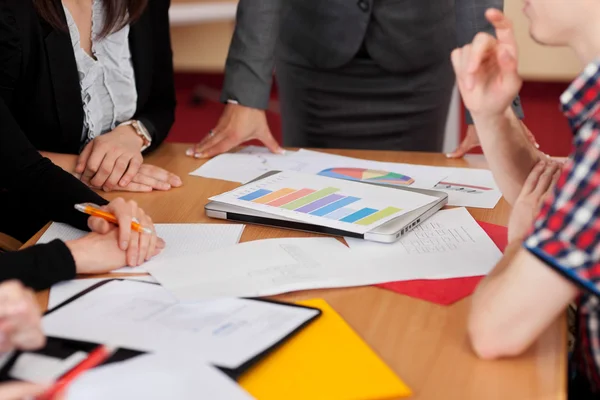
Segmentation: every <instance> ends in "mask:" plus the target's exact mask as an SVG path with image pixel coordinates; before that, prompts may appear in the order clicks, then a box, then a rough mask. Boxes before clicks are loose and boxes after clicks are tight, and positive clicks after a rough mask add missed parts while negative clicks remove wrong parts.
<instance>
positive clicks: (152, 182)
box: [132, 174, 171, 190]
mask: <svg viewBox="0 0 600 400" xmlns="http://www.w3.org/2000/svg"><path fill="white" fill-rule="evenodd" d="M132 183H137V184H142V185H144V186H148V187H150V188H152V189H156V190H170V189H171V185H170V184H169V183H167V182H163V181H161V180H158V179H156V178H153V177H151V176H148V175H144V174H137V175H136V176H134V177H133V182H132Z"/></svg>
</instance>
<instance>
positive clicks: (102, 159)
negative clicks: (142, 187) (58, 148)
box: [75, 126, 144, 190]
mask: <svg viewBox="0 0 600 400" xmlns="http://www.w3.org/2000/svg"><path fill="white" fill-rule="evenodd" d="M143 145H144V141H143V140H142V138H141V137H139V136H138V135H137V134H136V133H135V129H134V128H133V127H131V126H119V127H117V128H115V129H114V130H113V131H112V132H110V133H107V134H104V135H102V136H98V137H97V138H95V139H94V140H92V141H91V142H90V143H88V144H87V145H86V146H85V148H84V149H83V151H82V152H81V155H80V156H79V158H78V160H77V165H76V167H75V172H76V173H78V174H81V180H82V181H83V182H85V183H87V184H89V185H90V186H92V187H102V188H103V187H107V188H109V189H110V190H115V189H116V188H118V187H126V186H127V185H128V184H129V183H130V182H131V181H132V180H133V178H134V177H135V175H136V174H137V173H138V170H139V169H140V167H141V165H142V163H143V160H144V159H143V157H142V152H141V150H142V147H143Z"/></svg>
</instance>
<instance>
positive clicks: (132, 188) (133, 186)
mask: <svg viewBox="0 0 600 400" xmlns="http://www.w3.org/2000/svg"><path fill="white" fill-rule="evenodd" d="M119 190H120V191H122V192H130V193H149V192H151V191H152V186H148V185H143V184H141V183H136V182H130V183H129V185H127V186H125V187H123V188H119Z"/></svg>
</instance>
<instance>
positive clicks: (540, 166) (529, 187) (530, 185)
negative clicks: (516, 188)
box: [519, 161, 546, 197]
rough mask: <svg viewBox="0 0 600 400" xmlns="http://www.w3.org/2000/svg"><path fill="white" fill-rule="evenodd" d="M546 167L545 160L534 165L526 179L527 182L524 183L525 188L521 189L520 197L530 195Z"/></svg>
mask: <svg viewBox="0 0 600 400" xmlns="http://www.w3.org/2000/svg"><path fill="white" fill-rule="evenodd" d="M545 168H546V163H545V162H544V161H540V162H538V163H537V164H536V165H535V166H534V167H533V169H532V170H531V172H530V173H529V176H528V177H527V179H526V180H525V183H524V184H523V189H522V190H521V194H520V195H519V197H522V196H526V195H529V194H531V193H532V192H533V190H534V189H535V188H536V186H537V184H538V181H539V179H540V176H541V175H542V173H543V172H544V169H545Z"/></svg>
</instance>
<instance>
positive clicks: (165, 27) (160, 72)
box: [134, 0, 176, 152]
mask: <svg viewBox="0 0 600 400" xmlns="http://www.w3.org/2000/svg"><path fill="white" fill-rule="evenodd" d="M152 1H153V3H154V2H155V3H156V5H154V4H153V5H149V6H148V7H149V8H150V11H152V15H151V16H150V17H151V19H152V21H153V23H152V37H151V38H148V40H151V41H152V46H153V48H154V75H153V76H152V89H151V93H150V98H149V100H148V102H147V103H146V105H145V106H144V108H143V109H141V110H138V111H137V113H136V115H135V116H134V119H138V120H140V121H142V123H143V124H144V126H145V127H146V129H148V132H149V133H150V135H151V136H152V145H151V146H150V147H149V148H148V149H146V151H145V152H149V151H152V150H154V149H156V148H157V147H158V146H159V145H160V144H161V143H162V142H163V141H164V140H165V139H166V137H167V135H168V134H169V131H170V130H171V128H172V127H173V122H174V121H175V106H176V100H175V83H174V81H173V51H172V49H171V31H170V29H169V6H170V5H171V1H170V0H152ZM142 62H143V61H142Z"/></svg>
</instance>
